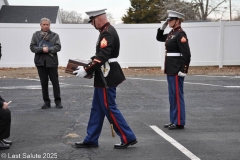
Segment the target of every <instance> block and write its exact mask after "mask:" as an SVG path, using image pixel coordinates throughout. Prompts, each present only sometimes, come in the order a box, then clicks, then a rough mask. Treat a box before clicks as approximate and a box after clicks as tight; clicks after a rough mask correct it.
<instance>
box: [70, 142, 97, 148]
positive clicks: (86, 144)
mask: <svg viewBox="0 0 240 160" xmlns="http://www.w3.org/2000/svg"><path fill="white" fill-rule="evenodd" d="M75 147H76V148H96V147H98V145H96V144H89V143H84V142H76V143H75Z"/></svg>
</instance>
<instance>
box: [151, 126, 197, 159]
mask: <svg viewBox="0 0 240 160" xmlns="http://www.w3.org/2000/svg"><path fill="white" fill-rule="evenodd" d="M150 127H151V128H152V129H153V130H154V131H155V132H157V133H158V134H159V135H160V136H162V137H163V138H164V139H166V140H167V141H168V142H170V143H171V144H172V145H173V146H175V147H176V148H177V149H179V150H180V151H181V152H182V153H184V154H185V155H186V156H187V157H188V158H190V159H191V160H201V159H200V158H198V157H197V156H195V155H194V154H193V153H192V152H190V151H189V150H188V149H187V148H185V147H184V146H183V145H181V144H180V143H178V142H177V141H176V140H174V139H173V138H172V137H170V136H169V135H167V134H166V133H165V132H163V131H162V130H161V129H159V128H158V127H157V126H154V125H152V126H150Z"/></svg>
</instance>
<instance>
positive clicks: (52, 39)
mask: <svg viewBox="0 0 240 160" xmlns="http://www.w3.org/2000/svg"><path fill="white" fill-rule="evenodd" d="M40 32H41V31H37V32H35V33H34V34H33V36H32V40H31V43H30V49H31V51H32V52H33V53H35V57H34V63H35V65H36V66H37V67H39V66H44V65H45V64H46V67H58V56H57V52H59V51H60V50H61V43H60V39H59V36H58V34H57V33H54V32H52V31H49V33H50V36H49V41H48V43H50V44H51V47H49V48H48V50H49V53H50V54H51V55H50V54H49V53H43V47H39V43H40V42H41V41H42V37H41V35H40Z"/></svg>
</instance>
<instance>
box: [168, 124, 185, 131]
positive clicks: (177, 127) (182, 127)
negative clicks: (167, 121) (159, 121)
mask: <svg viewBox="0 0 240 160" xmlns="http://www.w3.org/2000/svg"><path fill="white" fill-rule="evenodd" d="M168 129H169V130H174V129H184V126H181V125H176V124H172V125H170V126H169V127H168Z"/></svg>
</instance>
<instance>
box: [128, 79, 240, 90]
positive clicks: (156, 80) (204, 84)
mask: <svg viewBox="0 0 240 160" xmlns="http://www.w3.org/2000/svg"><path fill="white" fill-rule="evenodd" d="M127 79H136V80H142V81H155V82H167V80H158V79H144V78H131V77H127ZM184 83H185V84H194V85H201V86H212V87H225V88H240V86H223V85H215V84H208V83H193V82H184Z"/></svg>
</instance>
